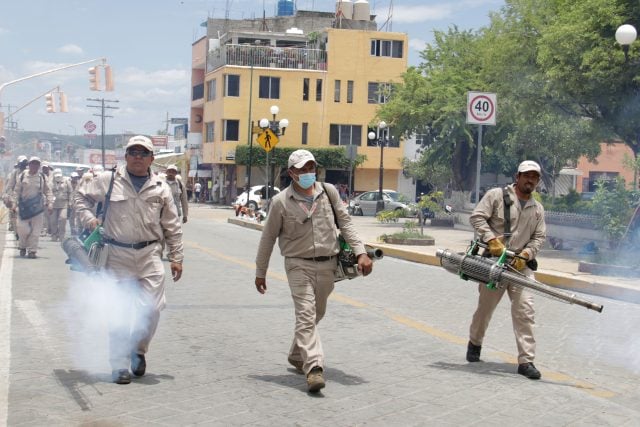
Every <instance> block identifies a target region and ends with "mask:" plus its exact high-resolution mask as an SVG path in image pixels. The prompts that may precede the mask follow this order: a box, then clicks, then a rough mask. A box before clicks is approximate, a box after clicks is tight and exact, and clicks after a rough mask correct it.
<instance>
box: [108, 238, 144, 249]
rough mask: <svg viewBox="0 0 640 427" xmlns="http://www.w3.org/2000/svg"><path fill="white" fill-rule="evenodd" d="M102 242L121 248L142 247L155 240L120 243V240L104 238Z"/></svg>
mask: <svg viewBox="0 0 640 427" xmlns="http://www.w3.org/2000/svg"><path fill="white" fill-rule="evenodd" d="M104 242H105V243H108V244H110V245H114V246H120V247H121V248H129V249H142V248H146V247H147V246H149V245H152V244H154V243H156V242H157V240H148V241H146V242H138V243H122V242H118V241H117V240H113V239H104Z"/></svg>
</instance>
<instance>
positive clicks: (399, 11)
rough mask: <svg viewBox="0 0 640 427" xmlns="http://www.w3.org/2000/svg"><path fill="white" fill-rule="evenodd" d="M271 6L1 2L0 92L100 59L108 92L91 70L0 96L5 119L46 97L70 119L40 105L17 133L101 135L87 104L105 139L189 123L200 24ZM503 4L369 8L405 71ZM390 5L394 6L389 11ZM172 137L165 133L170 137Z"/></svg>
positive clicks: (159, 0)
mask: <svg viewBox="0 0 640 427" xmlns="http://www.w3.org/2000/svg"><path fill="white" fill-rule="evenodd" d="M276 4H277V0H261V1H256V0H106V1H105V0H2V6H1V7H0V84H3V83H6V82H9V81H12V80H15V79H19V78H22V77H25V76H29V75H32V74H36V73H39V72H42V71H46V70H49V69H53V68H57V67H62V66H65V65H69V64H76V63H79V62H84V61H89V60H92V59H97V58H106V59H107V63H108V64H109V65H110V66H111V67H112V69H113V72H114V77H115V91H113V92H96V91H91V90H89V73H88V68H89V67H91V66H92V65H96V64H98V63H99V62H95V63H93V64H87V65H80V66H77V67H73V68H69V69H67V70H64V71H59V72H55V73H51V74H47V75H44V76H40V77H36V78H33V79H28V80H24V81H22V82H18V83H15V84H12V85H9V86H6V87H5V88H4V89H3V90H2V91H0V103H1V105H2V108H3V111H4V112H5V115H6V114H7V113H8V110H7V108H8V106H11V109H12V111H14V110H16V109H17V108H20V107H22V106H24V105H26V104H28V103H29V102H31V101H32V100H34V99H35V98H37V97H39V96H41V95H44V94H45V93H46V92H48V91H49V90H51V89H53V88H55V87H59V88H60V90H61V91H62V92H64V93H65V94H66V95H67V98H68V104H69V112H68V113H47V112H46V108H45V105H46V103H45V100H44V98H39V99H36V100H35V101H33V103H31V104H30V105H28V106H26V107H25V108H24V109H22V110H21V111H19V112H18V113H16V114H15V116H14V117H13V119H14V120H16V121H17V122H18V126H19V129H22V130H29V131H45V132H54V133H60V134H67V135H83V134H85V133H87V132H86V131H85V130H84V128H83V125H84V124H85V123H86V122H87V121H93V122H94V123H96V124H97V125H98V129H97V130H96V131H94V132H95V133H100V117H98V116H94V114H99V113H100V110H99V109H96V108H89V107H87V105H96V104H97V103H96V102H90V101H87V100H86V99H87V98H105V99H107V100H117V101H118V102H117V103H111V104H107V105H111V106H115V107H118V108H117V109H109V110H107V112H108V114H109V115H112V116H113V118H107V119H106V126H105V132H106V133H108V134H113V133H122V132H133V133H140V134H147V135H153V134H156V133H157V131H158V130H163V129H165V127H166V119H167V116H168V117H169V118H181V117H188V113H189V108H190V94H191V44H192V43H193V42H194V41H196V40H198V39H199V38H200V37H202V36H204V35H205V33H206V31H205V28H203V27H202V26H201V25H200V24H201V23H203V22H204V21H206V19H207V17H212V18H224V16H225V13H226V10H227V9H228V15H229V18H231V19H243V18H254V17H260V16H262V10H263V8H264V10H265V11H266V15H267V16H273V15H274V14H275V10H276ZM503 4H504V1H503V0H395V1H393V4H392V5H391V4H390V0H370V6H371V13H372V14H376V15H377V18H376V22H377V24H378V27H379V28H380V27H381V26H382V25H383V24H384V23H385V21H387V17H388V16H389V11H390V10H392V11H393V12H392V14H391V19H390V20H389V21H388V23H387V27H386V28H385V29H386V30H390V31H394V32H404V33H407V34H408V36H409V51H410V53H409V63H410V65H417V64H418V63H419V60H420V58H419V55H418V52H419V51H421V50H422V49H423V48H424V46H425V44H426V43H430V42H431V41H432V40H433V32H434V30H442V31H446V30H447V29H448V28H449V27H450V26H452V25H456V26H457V27H458V28H460V29H478V28H481V27H483V26H486V25H487V24H488V23H489V13H490V12H492V11H494V12H497V11H498V10H499V8H500V7H501V6H502V5H503ZM391 6H392V7H391ZM297 8H298V9H299V10H316V11H334V10H335V1H331V0H298V1H297ZM169 129H170V132H171V129H172V127H170V128H169Z"/></svg>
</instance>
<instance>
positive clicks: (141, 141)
mask: <svg viewBox="0 0 640 427" xmlns="http://www.w3.org/2000/svg"><path fill="white" fill-rule="evenodd" d="M136 145H139V146H141V147H144V148H146V149H147V150H149V151H151V152H152V153H153V143H152V142H151V140H150V139H149V138H147V137H146V136H144V135H136V136H134V137H132V138H130V139H129V142H128V143H127V146H126V147H124V149H125V150H128V149H129V148H131V147H134V146H136Z"/></svg>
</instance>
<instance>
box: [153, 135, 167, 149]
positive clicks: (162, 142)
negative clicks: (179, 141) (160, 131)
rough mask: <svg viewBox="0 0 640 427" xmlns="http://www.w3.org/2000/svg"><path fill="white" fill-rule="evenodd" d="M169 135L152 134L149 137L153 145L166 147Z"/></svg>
mask: <svg viewBox="0 0 640 427" xmlns="http://www.w3.org/2000/svg"><path fill="white" fill-rule="evenodd" d="M168 140H169V137H168V136H167V135H154V136H152V137H151V143H152V144H153V146H154V147H166V146H167V141H168Z"/></svg>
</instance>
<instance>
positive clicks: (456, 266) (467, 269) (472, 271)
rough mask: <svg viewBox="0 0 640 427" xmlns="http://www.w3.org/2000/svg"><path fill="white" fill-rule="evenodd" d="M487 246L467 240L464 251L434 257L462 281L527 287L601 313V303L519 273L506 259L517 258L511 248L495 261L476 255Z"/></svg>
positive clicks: (442, 252) (492, 286)
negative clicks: (466, 249) (466, 247)
mask: <svg viewBox="0 0 640 427" xmlns="http://www.w3.org/2000/svg"><path fill="white" fill-rule="evenodd" d="M487 247H488V246H487V245H486V244H484V243H481V242H479V241H477V240H476V241H473V242H472V243H471V246H470V247H469V250H468V251H467V252H466V253H456V252H452V251H450V250H449V249H438V250H437V251H436V256H438V257H439V258H440V265H441V266H442V267H444V269H445V270H447V271H449V272H451V273H454V274H457V275H459V276H460V278H461V279H464V280H477V281H478V282H482V283H485V284H486V286H487V288H489V289H504V288H506V287H507V286H516V287H518V288H521V289H522V288H527V289H530V290H531V291H533V292H535V293H537V294H539V295H542V296H544V297H547V298H551V299H555V300H559V301H562V302H565V303H569V304H576V305H581V306H582V307H586V308H588V309H589V310H595V311H597V312H598V313H602V309H603V306H602V305H600V304H596V303H594V302H591V301H587V300H584V299H581V298H578V297H576V295H575V294H571V293H568V292H563V291H560V290H557V289H555V288H552V287H551V286H549V285H545V284H544V283H541V282H538V281H537V280H534V279H530V278H528V277H526V276H525V275H524V274H522V273H520V272H519V271H518V270H516V269H515V268H513V267H512V266H511V265H509V260H513V259H514V258H518V257H519V256H518V255H517V254H515V253H514V252H512V251H509V250H506V249H505V250H504V251H503V253H502V256H500V257H499V258H498V260H497V261H495V262H494V260H493V259H490V258H485V257H482V256H480V255H477V253H478V249H479V248H487Z"/></svg>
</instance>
